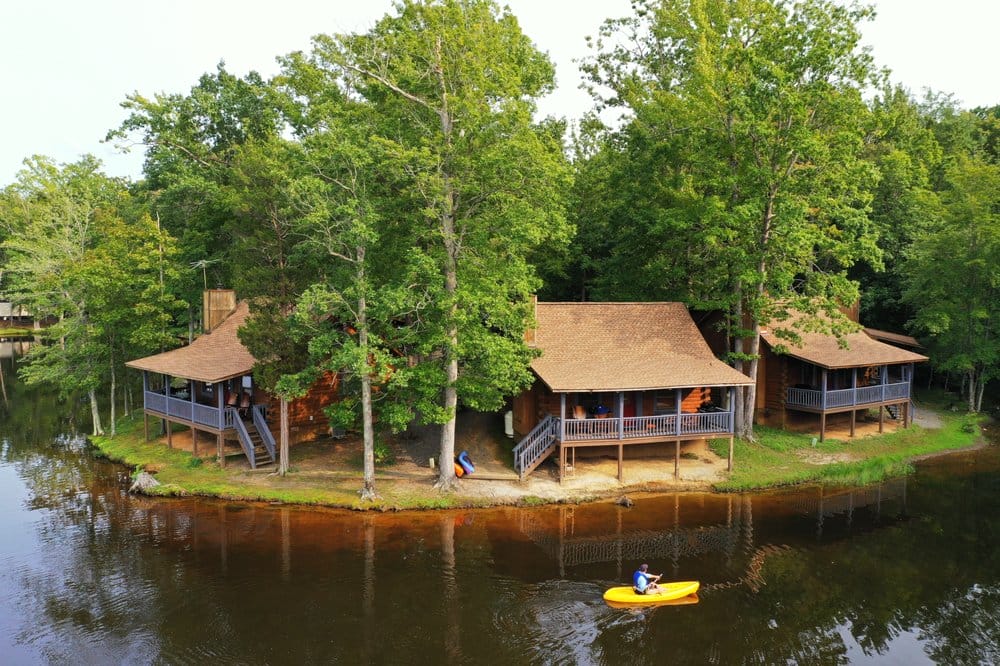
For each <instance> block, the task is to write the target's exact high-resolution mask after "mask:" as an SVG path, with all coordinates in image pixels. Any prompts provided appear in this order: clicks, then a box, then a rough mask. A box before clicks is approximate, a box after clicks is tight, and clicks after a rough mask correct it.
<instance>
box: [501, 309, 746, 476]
mask: <svg viewBox="0 0 1000 666" xmlns="http://www.w3.org/2000/svg"><path fill="white" fill-rule="evenodd" d="M535 322H536V328H535V329H534V330H532V331H529V332H528V333H527V335H526V339H527V342H528V344H529V345H531V346H533V347H535V348H536V349H538V350H539V351H540V352H541V355H540V356H539V357H538V358H536V359H535V360H534V361H533V362H532V364H531V368H532V370H533V371H534V374H535V376H536V381H535V383H534V384H533V385H532V387H531V388H530V389H529V390H527V391H525V392H524V393H522V394H520V395H518V396H516V397H515V398H514V400H513V416H514V431H515V433H516V434H518V435H519V436H520V437H521V440H520V442H519V443H518V444H517V446H516V447H515V448H514V467H515V470H516V471H517V472H518V474H519V475H520V476H521V478H522V479H523V478H524V477H525V476H527V475H528V474H530V473H531V472H532V471H533V470H534V469H535V468H536V467H538V465H539V464H541V463H542V462H543V461H544V460H545V459H547V458H548V457H549V456H550V455H551V454H552V453H554V452H555V451H558V452H559V478H560V481H561V480H562V478H563V476H564V474H565V472H566V470H567V461H568V460H570V461H571V464H572V462H575V457H576V452H577V449H580V448H583V449H585V450H586V451H590V452H594V453H600V454H607V453H612V454H614V455H616V456H617V458H618V479H619V480H621V479H622V461H623V458H624V448H625V447H626V446H628V447H634V448H635V449H639V447H637V446H636V445H641V444H656V443H668V444H669V443H673V444H674V446H673V447H672V448H673V454H674V474H675V476H676V475H677V469H678V463H679V457H680V447H681V444H682V443H684V442H693V441H697V440H704V439H706V438H728V439H729V442H730V454H729V465H730V469H731V468H732V440H733V427H734V420H733V405H734V404H735V402H734V399H733V395H732V394H733V392H734V391H735V388H736V387H739V386H746V385H748V384H750V380H749V379H748V378H747V377H746V376H744V375H743V374H741V373H740V372H738V371H736V370H734V369H733V368H731V367H729V366H728V365H726V364H725V363H723V362H722V361H720V360H718V359H717V358H715V356H714V355H713V354H712V351H711V350H710V349H709V347H708V344H707V343H706V342H705V339H704V338H703V337H702V336H701V333H699V331H698V329H697V327H696V326H695V324H694V322H693V321H692V319H691V316H690V315H689V314H688V311H687V308H686V307H685V306H684V305H683V304H681V303H536V306H535Z"/></svg>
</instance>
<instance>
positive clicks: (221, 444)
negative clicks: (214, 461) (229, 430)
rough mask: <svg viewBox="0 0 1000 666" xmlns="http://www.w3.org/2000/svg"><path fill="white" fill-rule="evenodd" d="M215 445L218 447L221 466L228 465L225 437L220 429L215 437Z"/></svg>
mask: <svg viewBox="0 0 1000 666" xmlns="http://www.w3.org/2000/svg"><path fill="white" fill-rule="evenodd" d="M215 446H216V448H217V449H218V456H219V467H225V466H226V445H225V439H224V438H223V436H222V431H221V430H220V431H219V434H218V436H217V437H216V438H215Z"/></svg>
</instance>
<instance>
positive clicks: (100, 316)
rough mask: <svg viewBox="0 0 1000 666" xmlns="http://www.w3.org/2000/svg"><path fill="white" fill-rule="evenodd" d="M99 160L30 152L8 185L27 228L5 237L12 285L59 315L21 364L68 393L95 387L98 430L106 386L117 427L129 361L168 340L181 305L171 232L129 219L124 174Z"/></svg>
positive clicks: (91, 391)
mask: <svg viewBox="0 0 1000 666" xmlns="http://www.w3.org/2000/svg"><path fill="white" fill-rule="evenodd" d="M99 169H100V164H99V162H98V161H97V160H95V159H94V158H92V157H89V156H88V157H85V158H83V159H82V160H80V161H79V162H76V163H73V164H68V165H57V164H55V163H53V162H52V161H50V160H48V159H45V158H40V157H36V158H33V159H31V160H29V161H28V162H27V166H26V168H25V169H24V170H22V171H21V172H20V173H19V175H18V181H17V182H16V183H15V184H14V185H12V186H11V187H10V188H9V189H8V191H7V193H6V196H8V197H17V198H19V199H20V206H18V207H17V210H18V211H19V213H20V214H21V215H22V216H23V219H22V220H21V221H20V222H18V223H16V226H17V227H18V228H20V229H21V232H20V233H17V234H14V235H12V236H11V237H9V238H8V239H7V240H6V241H5V242H4V249H5V251H6V252H7V253H8V255H9V262H8V271H9V274H8V277H9V278H10V283H11V287H10V289H11V293H12V294H14V295H15V298H16V300H18V302H21V303H24V304H25V305H26V306H28V307H29V309H30V310H31V311H32V313H33V314H34V315H35V316H36V317H39V318H45V317H51V318H53V319H55V320H56V323H55V324H54V325H53V326H51V327H50V328H48V329H47V330H46V333H45V334H46V336H47V337H48V338H49V339H50V340H51V342H52V344H48V345H36V346H35V347H33V348H32V350H31V353H30V354H29V355H28V357H27V364H26V365H25V367H24V368H23V370H22V374H23V376H24V378H25V379H26V380H27V381H28V382H29V383H43V382H44V383H51V384H53V385H55V386H58V387H59V389H60V391H61V392H62V393H70V392H73V391H77V390H82V391H86V392H87V394H88V396H89V398H90V404H91V413H92V417H93V432H94V434H101V433H103V426H102V421H101V415H100V411H99V409H98V402H97V391H98V390H99V389H100V388H101V387H102V386H104V385H106V384H108V383H110V386H111V398H112V399H111V405H112V429H113V428H114V409H115V405H116V404H117V400H116V395H115V389H116V385H117V382H116V378H117V377H119V376H121V372H122V365H123V363H124V361H125V360H126V359H127V358H129V357H132V356H135V355H137V354H140V353H149V352H150V351H152V350H155V349H157V348H161V347H162V346H163V345H164V344H166V342H167V340H168V339H169V337H168V329H167V323H168V322H169V321H170V319H171V314H172V310H173V309H175V308H176V307H177V306H178V305H179V303H178V301H176V300H175V299H174V298H173V296H172V295H171V293H170V291H169V290H168V289H167V288H166V284H165V278H166V279H169V278H171V277H173V274H172V273H171V265H172V264H171V258H172V257H171V253H172V246H171V241H170V239H169V237H167V236H166V235H165V234H163V233H162V231H161V230H160V229H159V228H158V227H157V226H156V225H155V224H154V223H153V222H152V220H150V219H149V217H148V216H142V215H139V217H138V218H137V219H127V217H125V215H127V214H134V213H135V212H136V210H135V208H134V207H133V206H131V204H130V202H129V198H128V192H127V190H126V188H125V185H124V183H123V182H121V181H118V180H115V179H112V178H108V177H106V176H104V175H103V174H101V173H100V171H99Z"/></svg>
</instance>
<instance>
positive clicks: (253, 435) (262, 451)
mask: <svg viewBox="0 0 1000 666" xmlns="http://www.w3.org/2000/svg"><path fill="white" fill-rule="evenodd" d="M246 427H247V434H248V435H249V436H250V446H251V448H253V457H254V462H255V463H256V467H264V466H266V465H273V464H274V458H273V457H272V456H271V452H270V451H269V450H268V448H267V445H266V444H265V443H264V438H263V437H261V435H260V431H259V430H257V426H256V425H254V424H253V423H247V424H246Z"/></svg>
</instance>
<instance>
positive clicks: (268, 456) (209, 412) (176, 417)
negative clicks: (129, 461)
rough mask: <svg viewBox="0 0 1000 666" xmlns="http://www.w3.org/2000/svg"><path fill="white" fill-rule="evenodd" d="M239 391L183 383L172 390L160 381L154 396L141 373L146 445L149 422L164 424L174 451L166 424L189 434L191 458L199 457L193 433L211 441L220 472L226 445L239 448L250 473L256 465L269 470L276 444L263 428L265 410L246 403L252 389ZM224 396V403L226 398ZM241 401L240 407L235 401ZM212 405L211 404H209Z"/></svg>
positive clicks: (164, 380)
mask: <svg viewBox="0 0 1000 666" xmlns="http://www.w3.org/2000/svg"><path fill="white" fill-rule="evenodd" d="M236 379H238V380H239V381H240V387H239V388H237V389H236V390H235V391H232V390H230V389H231V387H230V386H228V384H229V383H230V381H231V380H227V381H226V382H215V383H212V384H205V385H204V387H203V388H202V389H201V390H199V385H198V384H199V383H198V382H195V381H193V380H187V382H186V385H185V387H183V388H179V389H175V388H172V382H171V381H170V379H169V378H168V377H166V376H164V377H162V380H161V382H160V386H161V387H160V388H159V389H158V390H156V389H153V388H151V385H150V376H149V372H147V371H144V372H143V392H142V395H143V434H144V436H145V439H146V440H147V441H148V440H149V418H150V417H153V418H154V419H161V420H163V421H165V422H166V424H167V427H166V428H165V431H166V438H167V446H168V447H170V448H173V428H172V427H170V425H171V424H178V425H181V426H184V427H186V428H188V429H190V431H191V445H192V453H193V454H194V455H199V451H198V432H204V433H207V434H208V435H209V436H210V437H212V438H214V439H215V446H216V455H217V457H218V460H219V464H220V465H221V466H223V467H225V464H226V450H225V442H226V440H227V439H229V440H235V441H237V442H238V443H239V445H240V447H241V448H242V450H243V452H244V454H245V455H246V457H247V460H248V461H249V462H250V467H251V469H256V468H257V466H258V465H259V464H264V465H266V464H270V463H272V462H274V461H275V460H276V459H277V452H276V450H275V449H276V443H275V441H274V436H273V435H272V434H271V431H270V427H269V426H268V423H267V414H266V411H265V407H264V405H253V404H251V403H250V398H249V397H250V395H251V391H252V389H247V390H246V391H244V390H243V388H242V379H240V378H236ZM227 393H228V394H229V398H230V399H229V400H225V396H226V395H227ZM239 395H243V396H245V398H246V399H245V400H243V401H242V402H240V401H238V400H237V396H239ZM209 400H211V401H212V403H213V404H208V401H209Z"/></svg>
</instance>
